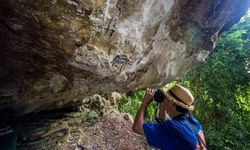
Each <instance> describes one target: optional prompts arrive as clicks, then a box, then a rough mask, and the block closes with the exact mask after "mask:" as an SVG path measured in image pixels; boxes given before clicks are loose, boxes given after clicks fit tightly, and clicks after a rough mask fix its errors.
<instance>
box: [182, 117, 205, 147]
mask: <svg viewBox="0 0 250 150" xmlns="http://www.w3.org/2000/svg"><path fill="white" fill-rule="evenodd" d="M185 122H186V124H187V125H188V126H189V127H190V128H191V129H192V130H193V131H194V132H195V135H196V136H197V137H198V141H199V142H201V143H202V145H203V146H204V147H205V150H207V146H206V144H205V142H204V141H203V140H202V138H201V137H200V135H199V133H198V131H197V130H196V128H195V127H194V126H193V125H192V124H191V123H190V122H188V121H187V120H185Z"/></svg>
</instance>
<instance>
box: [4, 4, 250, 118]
mask: <svg viewBox="0 0 250 150" xmlns="http://www.w3.org/2000/svg"><path fill="white" fill-rule="evenodd" d="M249 5H250V4H249V0H242V1H241V2H239V1H238V0H203V1H198V0H157V1H152V0H133V1H131V0H91V1H86V0H36V1H31V0H1V6H0V7H1V11H0V44H1V51H0V64H1V65H0V111H1V110H3V109H4V108H9V107H10V108H12V109H13V110H14V111H15V112H16V113H18V114H19V115H22V114H26V113H29V112H38V111H40V110H50V109H55V108H61V107H65V106H67V107H68V106H70V105H75V104H76V103H77V102H79V101H81V100H82V99H83V97H85V96H87V95H91V94H93V93H106V92H110V91H128V90H135V89H140V88H145V87H148V86H151V87H152V86H155V87H156V86H161V85H163V84H164V83H166V82H168V81H171V80H174V79H178V78H180V77H181V75H183V74H184V73H185V72H186V71H187V70H188V69H189V68H191V67H192V66H194V65H195V64H197V63H201V62H204V59H205V58H206V57H207V55H208V54H209V51H211V50H212V49H213V47H214V45H215V43H216V41H217V39H218V37H219V35H220V34H221V33H222V32H223V31H225V30H226V29H228V28H229V27H231V26H232V25H233V24H235V23H236V22H237V21H239V19H240V17H241V16H242V15H243V14H244V13H245V12H246V11H247V9H248V7H249Z"/></svg>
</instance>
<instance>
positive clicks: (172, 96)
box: [161, 84, 194, 113]
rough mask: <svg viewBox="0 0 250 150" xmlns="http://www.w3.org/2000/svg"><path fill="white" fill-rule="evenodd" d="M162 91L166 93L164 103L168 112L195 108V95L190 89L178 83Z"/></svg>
mask: <svg viewBox="0 0 250 150" xmlns="http://www.w3.org/2000/svg"><path fill="white" fill-rule="evenodd" d="M161 91H162V93H163V94H164V95H165V99H164V101H163V105H165V108H166V111H167V112H175V111H177V112H182V113H187V112H188V111H191V110H193V109H194V106H193V102H194V97H193V95H192V94H191V92H190V91H189V90H188V89H186V88H184V87H182V86H180V85H178V84H176V85H175V86H174V87H172V88H171V89H170V90H167V89H162V90H161Z"/></svg>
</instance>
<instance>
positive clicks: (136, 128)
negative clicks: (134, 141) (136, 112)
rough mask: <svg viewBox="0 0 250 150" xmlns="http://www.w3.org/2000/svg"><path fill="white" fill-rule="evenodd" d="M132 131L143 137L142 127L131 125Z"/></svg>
mask: <svg viewBox="0 0 250 150" xmlns="http://www.w3.org/2000/svg"><path fill="white" fill-rule="evenodd" d="M132 130H133V132H135V133H137V134H141V135H143V129H142V127H139V126H138V125H135V124H134V125H133V126H132Z"/></svg>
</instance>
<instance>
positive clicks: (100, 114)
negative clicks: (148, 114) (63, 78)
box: [17, 95, 147, 150]
mask: <svg viewBox="0 0 250 150" xmlns="http://www.w3.org/2000/svg"><path fill="white" fill-rule="evenodd" d="M111 101H112V100H108V99H105V98H104V97H102V96H100V95H94V96H91V97H89V98H85V99H84V101H83V105H81V106H79V107H70V108H67V109H65V108H64V109H60V110H56V111H47V112H39V113H37V114H35V115H34V114H31V115H28V116H26V117H25V119H22V120H21V121H19V123H18V124H19V125H18V126H19V129H18V130H19V131H18V134H17V135H18V136H17V137H18V142H17V143H18V144H17V149H22V150H30V149H38V150H40V149H43V150H51V149H55V150H56V149H58V150H84V149H87V150H107V149H109V150H142V149H146V148H147V145H146V141H145V139H144V138H143V137H142V136H138V135H136V134H135V133H133V132H132V129H131V127H132V120H131V116H129V115H128V114H125V113H119V112H118V111H117V109H116V108H115V107H116V103H113V104H111V103H112V102H111ZM100 104H101V105H100Z"/></svg>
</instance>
